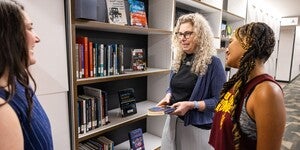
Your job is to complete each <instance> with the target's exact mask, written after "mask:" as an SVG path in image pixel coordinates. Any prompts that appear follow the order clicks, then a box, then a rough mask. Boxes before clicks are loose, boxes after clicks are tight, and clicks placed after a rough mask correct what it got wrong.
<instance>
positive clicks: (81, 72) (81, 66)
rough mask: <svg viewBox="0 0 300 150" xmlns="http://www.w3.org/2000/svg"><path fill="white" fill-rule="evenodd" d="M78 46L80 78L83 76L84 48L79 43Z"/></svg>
mask: <svg viewBox="0 0 300 150" xmlns="http://www.w3.org/2000/svg"><path fill="white" fill-rule="evenodd" d="M79 46H80V47H79V48H80V55H79V57H80V63H79V65H80V78H84V48H83V45H82V44H80V45H79Z"/></svg>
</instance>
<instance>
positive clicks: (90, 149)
mask: <svg viewBox="0 0 300 150" xmlns="http://www.w3.org/2000/svg"><path fill="white" fill-rule="evenodd" d="M128 139H129V145H128V147H130V150H145V144H144V138H143V131H142V129H141V128H137V129H134V130H132V131H129V133H128ZM78 148H79V150H113V149H114V142H113V141H112V140H110V139H108V138H107V137H105V136H99V137H96V138H92V139H89V140H87V141H84V142H81V143H79V146H78Z"/></svg>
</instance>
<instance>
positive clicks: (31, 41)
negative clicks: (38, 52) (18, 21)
mask: <svg viewBox="0 0 300 150" xmlns="http://www.w3.org/2000/svg"><path fill="white" fill-rule="evenodd" d="M23 14H24V19H25V20H24V21H25V26H26V40H27V45H28V50H29V52H28V61H29V64H30V65H33V64H35V63H36V59H35V57H34V50H33V49H34V47H35V44H36V43H39V42H40V38H39V37H38V36H37V35H36V34H35V32H34V31H33V23H32V21H31V19H30V18H29V16H28V14H27V13H26V12H24V11H23Z"/></svg>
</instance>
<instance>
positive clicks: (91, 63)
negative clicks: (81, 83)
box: [89, 42, 94, 77]
mask: <svg viewBox="0 0 300 150" xmlns="http://www.w3.org/2000/svg"><path fill="white" fill-rule="evenodd" d="M93 56H94V54H93V42H89V73H90V74H89V77H93V76H94V60H93V58H94V57H93Z"/></svg>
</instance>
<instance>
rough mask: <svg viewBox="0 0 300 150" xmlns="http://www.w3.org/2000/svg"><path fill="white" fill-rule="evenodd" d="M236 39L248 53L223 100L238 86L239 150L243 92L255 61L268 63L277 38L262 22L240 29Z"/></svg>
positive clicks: (236, 141)
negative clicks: (239, 110)
mask: <svg viewBox="0 0 300 150" xmlns="http://www.w3.org/2000/svg"><path fill="white" fill-rule="evenodd" d="M235 37H236V39H237V40H238V41H239V42H240V43H241V45H242V47H243V48H244V49H245V50H246V52H245V53H244V55H243V57H242V58H241V60H240V66H239V69H238V71H237V73H236V74H235V75H233V76H232V78H231V79H230V80H229V81H228V82H226V83H225V84H224V86H223V89H222V91H221V99H222V98H223V97H224V95H225V93H226V92H227V91H229V90H230V89H231V88H232V87H233V86H236V88H237V89H235V91H234V108H233V113H232V119H233V121H234V129H233V134H234V144H235V148H236V149H238V147H239V138H240V136H239V129H238V121H239V120H238V119H239V118H238V117H237V113H236V110H237V109H236V108H237V107H238V106H239V105H240V102H241V98H242V94H243V93H242V92H241V91H244V88H245V85H246V83H247V81H248V78H249V74H250V72H251V71H252V70H253V69H254V67H255V60H261V61H263V62H266V61H267V60H268V58H269V57H270V56H271V54H272V52H273V50H274V46H275V37H274V32H273V30H272V29H271V28H270V27H269V26H268V25H267V24H265V23H262V22H256V23H249V24H246V25H244V26H242V27H240V28H238V29H237V30H236V32H235Z"/></svg>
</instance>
